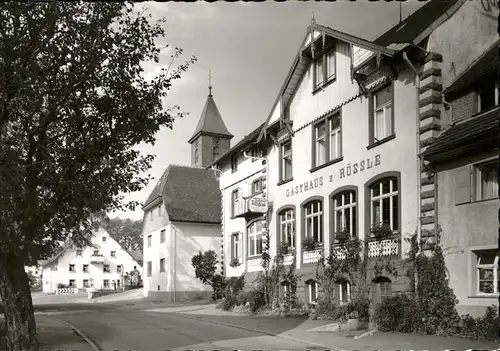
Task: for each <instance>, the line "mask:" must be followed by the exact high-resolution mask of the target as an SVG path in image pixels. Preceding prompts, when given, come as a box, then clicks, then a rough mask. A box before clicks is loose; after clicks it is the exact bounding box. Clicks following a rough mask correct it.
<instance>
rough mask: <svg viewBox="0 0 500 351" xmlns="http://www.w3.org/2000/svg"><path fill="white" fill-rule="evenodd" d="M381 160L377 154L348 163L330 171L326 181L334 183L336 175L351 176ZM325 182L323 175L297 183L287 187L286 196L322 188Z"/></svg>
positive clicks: (340, 177) (378, 163)
mask: <svg viewBox="0 0 500 351" xmlns="http://www.w3.org/2000/svg"><path fill="white" fill-rule="evenodd" d="M380 162H381V160H380V155H375V156H374V157H373V158H367V159H363V160H361V161H358V162H354V163H348V164H347V165H346V166H344V167H341V168H339V169H338V170H336V171H335V172H332V173H330V174H329V175H328V179H327V180H326V181H328V182H329V183H332V182H333V181H334V179H335V177H336V176H337V177H338V179H343V178H346V177H350V176H351V175H355V174H357V173H361V172H364V171H365V170H367V169H370V168H372V167H376V166H379V165H380ZM324 183H325V179H324V177H323V176H321V177H317V178H314V179H310V180H308V181H305V182H302V183H299V184H296V185H295V186H292V187H289V188H288V189H286V197H291V196H294V195H297V194H301V193H306V192H308V191H311V190H313V189H316V188H321V187H322V186H323V184H324Z"/></svg>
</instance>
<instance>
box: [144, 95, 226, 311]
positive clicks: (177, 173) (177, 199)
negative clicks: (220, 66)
mask: <svg viewBox="0 0 500 351" xmlns="http://www.w3.org/2000/svg"><path fill="white" fill-rule="evenodd" d="M209 89H210V93H209V95H208V99H207V102H206V104H205V108H204V109H203V112H202V114H201V117H200V120H199V123H198V125H197V127H196V130H195V132H194V134H193V137H192V138H191V139H190V140H189V143H190V144H191V147H192V164H193V166H192V167H189V166H177V165H169V166H168V167H167V169H166V170H165V172H164V173H163V175H162V177H161V178H160V179H159V181H158V183H157V184H156V186H155V188H154V189H153V191H152V192H151V194H150V195H149V197H148V199H147V200H146V202H145V203H144V207H143V211H144V220H143V230H142V233H143V238H144V264H145V274H144V279H143V280H144V296H152V297H155V298H156V297H158V298H161V299H162V300H166V301H172V302H174V301H183V300H192V299H198V298H202V297H203V298H204V297H210V296H211V294H212V289H211V287H209V286H207V285H203V284H202V283H201V281H199V280H198V279H197V278H196V276H195V273H194V268H193V267H192V265H191V259H192V257H193V256H194V255H196V254H197V253H198V252H200V251H208V250H214V251H216V252H217V253H219V251H220V237H221V196H220V191H219V184H218V180H217V178H218V175H219V172H217V171H214V170H207V169H204V168H202V167H206V166H208V165H209V164H210V163H212V162H213V161H214V160H215V159H216V158H218V157H219V156H220V155H221V154H223V153H225V152H226V151H227V150H228V149H229V147H230V140H231V138H232V137H233V136H232V135H231V134H230V133H229V132H228V131H227V128H226V126H225V124H224V121H223V120H222V117H221V115H220V113H219V111H218V109H217V106H216V105H215V101H214V99H213V96H212V91H211V87H210V88H209Z"/></svg>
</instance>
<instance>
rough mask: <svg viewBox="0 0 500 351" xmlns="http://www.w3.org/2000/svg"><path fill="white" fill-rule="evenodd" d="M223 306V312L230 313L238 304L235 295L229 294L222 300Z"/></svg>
mask: <svg viewBox="0 0 500 351" xmlns="http://www.w3.org/2000/svg"><path fill="white" fill-rule="evenodd" d="M223 301H224V302H223V304H222V309H223V310H224V311H232V310H233V308H234V307H235V306H237V304H238V300H237V298H236V295H235V294H229V295H227V296H226V297H225V298H224V300H223Z"/></svg>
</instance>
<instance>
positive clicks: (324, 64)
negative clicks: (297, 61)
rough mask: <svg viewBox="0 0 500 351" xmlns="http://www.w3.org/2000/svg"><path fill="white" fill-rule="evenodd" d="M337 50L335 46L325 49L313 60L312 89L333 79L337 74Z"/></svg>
mask: <svg viewBox="0 0 500 351" xmlns="http://www.w3.org/2000/svg"><path fill="white" fill-rule="evenodd" d="M336 54H337V51H336V50H335V47H333V48H331V49H330V50H328V51H326V53H325V54H324V55H322V56H321V57H320V58H318V59H317V60H316V61H315V62H314V65H313V66H314V79H313V81H314V87H313V89H314V91H316V90H318V89H319V88H321V87H322V86H324V85H327V84H329V83H330V82H331V81H333V80H335V77H336V74H337V60H336Z"/></svg>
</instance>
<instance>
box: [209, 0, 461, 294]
mask: <svg viewBox="0 0 500 351" xmlns="http://www.w3.org/2000/svg"><path fill="white" fill-rule="evenodd" d="M453 4H454V2H446V3H444V2H439V1H432V2H430V3H428V4H426V5H424V6H423V7H422V8H421V9H419V10H418V11H417V12H415V13H414V14H413V15H411V16H409V17H408V18H407V19H406V20H405V21H403V22H402V23H401V24H400V25H398V28H399V29H398V30H395V29H391V30H390V31H388V32H387V33H385V34H384V35H382V36H381V37H379V38H378V39H377V40H375V41H373V42H370V41H367V40H363V39H361V38H357V37H355V36H352V35H349V34H347V33H342V32H339V31H336V30H334V29H331V28H328V27H325V26H322V25H319V24H316V23H315V22H314V21H313V23H312V24H311V26H310V27H309V28H308V30H307V32H306V35H305V38H304V40H303V42H302V44H301V46H300V48H299V53H298V55H297V56H296V57H295V58H294V60H293V64H292V67H291V69H290V71H289V73H288V75H287V77H286V79H285V81H284V84H283V86H282V88H281V90H280V92H279V94H278V96H277V98H276V100H275V103H274V105H273V107H272V109H271V112H270V115H269V117H268V119H267V120H266V122H265V124H264V126H263V128H262V129H261V132H260V135H259V137H258V138H257V140H256V144H255V145H258V146H259V147H261V148H262V149H264V150H266V151H267V152H266V158H267V169H268V171H267V172H266V173H265V174H266V184H267V199H268V201H269V204H270V205H272V206H268V209H269V212H268V213H265V214H263V215H261V216H260V217H259V214H258V213H256V211H251V210H250V207H249V206H248V205H246V206H244V207H243V208H242V209H241V208H240V207H239V206H241V205H240V201H237V202H235V201H234V199H240V198H238V197H234V199H232V198H231V194H233V190H236V189H238V191H239V189H240V188H241V189H244V191H243V196H248V195H250V196H251V192H247V191H246V189H247V187H246V185H247V184H251V183H252V182H251V180H252V181H253V179H257V178H258V177H259V176H261V174H259V173H258V171H259V169H258V167H256V166H255V167H251V166H245V167H244V168H243V167H242V170H241V174H239V173H238V172H240V171H239V169H238V170H237V171H236V172H235V173H234V174H232V173H231V172H233V170H234V168H235V167H234V162H233V161H234V160H235V159H236V158H238V159H241V160H243V156H242V155H241V151H242V150H246V149H248V148H251V147H252V146H253V145H252V142H253V136H252V137H251V138H248V139H247V140H245V142H248V144H249V145H246V147H244V146H243V145H241V146H239V148H240V149H241V150H237V147H235V148H233V149H231V150H230V151H229V152H228V155H230V156H231V157H228V158H221V159H220V160H219V161H217V163H218V164H217V165H218V166H219V168H220V169H221V170H222V171H223V175H222V179H223V181H221V189H222V190H223V197H224V202H223V203H224V210H223V212H224V216H223V218H224V223H223V229H224V241H223V242H224V245H225V246H224V248H223V254H224V257H225V269H226V270H227V275H228V276H237V275H241V274H243V273H246V274H245V277H246V281H247V282H252V281H253V280H254V279H255V277H256V276H257V274H258V272H259V271H261V270H262V268H261V267H260V263H261V262H260V261H261V253H262V251H263V243H265V242H266V240H269V241H270V254H271V256H272V257H274V255H275V254H276V251H277V249H278V247H280V246H281V245H286V246H288V247H289V248H291V249H292V250H294V251H295V253H296V260H297V261H296V265H297V270H298V272H299V273H300V275H301V280H300V281H299V284H298V287H297V293H298V296H299V298H300V299H301V300H303V301H305V302H307V303H314V301H315V300H316V298H317V296H318V294H319V293H321V291H320V290H321V287H320V286H319V285H318V283H317V282H316V265H317V262H318V261H319V259H320V252H321V250H323V251H324V252H325V253H327V254H328V253H329V252H331V250H338V248H339V246H340V245H339V244H337V243H336V237H337V234H338V233H339V232H341V231H347V232H348V233H349V235H350V236H353V237H354V236H355V237H358V238H360V239H363V240H366V241H368V242H369V245H368V250H369V252H368V257H369V259H370V260H373V261H370V262H375V259H376V258H377V257H383V258H385V259H389V260H391V261H392V262H393V263H394V264H395V266H396V267H397V268H398V274H397V275H393V274H389V273H385V272H383V274H376V273H375V270H374V269H373V268H374V267H373V264H372V265H370V266H369V268H370V272H369V275H368V279H369V282H370V283H371V287H372V294H373V295H372V296H373V297H374V298H375V299H376V300H377V301H380V300H381V299H383V298H384V297H386V296H390V295H391V294H393V293H395V292H398V291H406V290H408V288H409V281H408V279H407V277H406V275H405V270H404V268H403V267H402V259H403V257H404V254H405V252H407V251H408V249H409V247H408V244H407V243H406V241H405V240H404V239H405V238H407V237H409V236H410V235H413V234H414V233H417V234H419V235H420V234H422V235H421V238H422V239H423V241H424V242H427V241H429V242H432V239H433V233H431V232H429V231H427V230H421V229H425V228H426V226H427V227H429V226H432V225H433V222H432V221H430V220H429V218H428V219H426V220H423V221H422V223H420V221H419V218H420V217H423V214H424V212H426V211H428V208H427V206H423V205H422V204H425V202H426V200H425V196H424V193H425V191H426V188H425V187H426V186H427V185H428V181H427V180H425V179H421V176H420V172H421V170H420V163H421V162H420V159H419V154H420V147H421V145H422V142H423V141H424V140H425V138H427V137H428V135H429V131H433V130H434V129H437V127H436V126H435V125H434V124H432V123H430V122H431V121H432V120H424V119H423V118H421V116H420V111H421V110H422V108H423V109H428V108H429V107H428V105H429V104H430V102H429V101H432V100H429V99H426V96H427V94H428V93H426V90H428V87H424V90H422V92H423V93H422V95H420V92H419V89H418V88H419V87H418V86H417V84H418V82H419V80H418V79H416V73H415V71H416V72H417V73H418V74H419V76H420V77H419V78H420V80H425V79H426V78H429V77H433V75H432V71H427V70H428V68H429V67H432V66H433V65H434V64H435V62H436V61H439V60H440V59H441V57H440V56H439V55H434V54H432V53H429V52H426V51H425V49H424V50H422V48H420V46H425V45H426V44H427V41H428V36H429V34H430V30H429V28H434V27H435V26H436V25H439V24H441V23H442V22H443V21H444V19H443V18H444V17H443V16H445V15H446V13H447V12H448V13H452V12H453V10H455V9H454V8H453ZM311 42H313V45H311ZM428 80H432V78H430V79H428ZM425 82H427V81H425ZM269 142H272V144H271V145H270V146H268V147H266V145H268V144H266V143H269ZM230 159H231V162H230V161H229V160H230ZM229 162H230V163H231V164H229ZM242 162H243V161H242ZM250 162H251V161H250V160H245V161H244V162H243V163H241V164H242V165H244V164H245V165H246V164H248V165H250ZM237 167H240V164H239V163H238V166H237ZM260 167H262V166H260ZM421 205H422V206H421ZM238 211H240V212H242V213H240V214H241V217H242V218H244V220H242V219H235V218H234V217H238V216H235V215H233V214H234V213H235V212H238ZM259 220H260V221H262V220H265V221H266V223H265V224H264V225H258V223H259ZM380 223H384V224H387V225H389V226H390V230H391V231H392V236H391V237H390V238H388V239H386V240H384V241H381V242H380V241H375V240H374V239H373V237H372V234H371V228H372V226H373V225H376V224H380ZM266 228H267V230H266ZM236 238H238V240H236ZM306 238H310V239H309V240H313V241H315V243H316V247H315V249H313V250H304V249H303V247H302V246H303V245H302V244H303V242H304V241H305V239H306ZM240 243H241V244H240ZM429 247H430V246H429V245H427V244H426V245H425V248H429ZM240 252H241V253H240ZM334 252H338V251H334ZM236 257H238V259H239V258H240V257H241V265H240V266H237V267H236V268H233V267H230V262H231V261H232V260H233V259H234V258H236ZM291 259H292V256H291V255H288V256H286V257H285V264H289V263H290V262H291ZM287 284H288V282H282V285H283V286H284V288H285V287H286V285H287ZM350 286H351V282H350V281H349V280H348V279H340V280H339V281H338V282H337V291H336V294H335V296H336V298H337V300H338V302H339V303H344V302H347V301H349V299H350Z"/></svg>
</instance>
